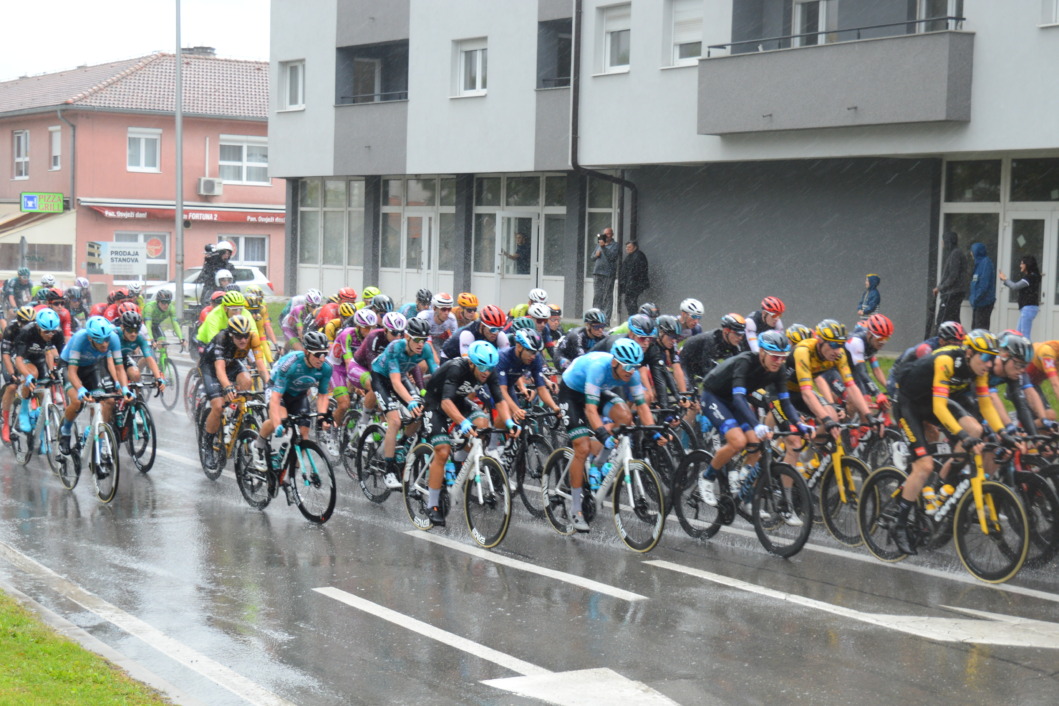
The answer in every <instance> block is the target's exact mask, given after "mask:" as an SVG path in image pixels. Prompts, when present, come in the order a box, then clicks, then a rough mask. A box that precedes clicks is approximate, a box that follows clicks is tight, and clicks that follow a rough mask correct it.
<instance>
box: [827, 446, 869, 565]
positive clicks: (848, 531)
mask: <svg viewBox="0 0 1059 706" xmlns="http://www.w3.org/2000/svg"><path fill="white" fill-rule="evenodd" d="M842 472H843V475H844V476H846V478H847V480H848V482H847V481H844V482H845V483H846V485H845V491H846V502H842V496H841V495H840V494H839V492H838V491H839V488H838V476H837V475H836V474H835V464H833V463H829V464H828V465H827V468H826V469H824V474H823V478H821V479H820V509H821V514H822V515H823V520H824V526H825V527H827V531H828V532H830V533H831V536H832V537H834V538H835V539H837V540H838V541H840V542H842V543H843V544H845V545H846V546H847V547H856V546H860V543H861V542H863V541H864V540H863V539H861V536H860V526H859V524H858V523H857V499H858V494H859V492H860V488H861V487H862V486H863V485H864V481H865V480H867V478H868V476H869V475H871V469H869V468H868V466H867V465H866V464H865V463H864V461H861V460H860V459H859V458H853V457H852V456H843V457H842ZM849 482H852V484H853V486H852V487H850V486H849Z"/></svg>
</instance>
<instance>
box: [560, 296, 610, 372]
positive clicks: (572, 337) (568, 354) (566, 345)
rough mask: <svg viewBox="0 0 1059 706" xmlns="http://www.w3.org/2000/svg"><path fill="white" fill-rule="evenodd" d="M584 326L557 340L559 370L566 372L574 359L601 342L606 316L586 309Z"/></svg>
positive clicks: (568, 332)
mask: <svg viewBox="0 0 1059 706" xmlns="http://www.w3.org/2000/svg"><path fill="white" fill-rule="evenodd" d="M582 321H583V322H584V325H582V326H578V327H577V328H574V329H571V330H569V331H567V332H566V334H565V335H564V336H563V337H562V338H561V339H559V343H558V345H557V346H556V352H557V353H558V355H559V369H560V370H566V368H568V367H569V366H570V364H571V363H573V362H574V360H575V359H577V358H579V357H581V356H583V355H584V354H585V353H587V352H589V351H591V350H592V349H593V348H595V347H596V345H597V344H598V343H599V342H600V341H602V340H603V333H604V331H606V329H607V315H606V314H604V313H603V312H602V311H600V310H599V309H588V310H587V311H585V314H584V316H583V317H582Z"/></svg>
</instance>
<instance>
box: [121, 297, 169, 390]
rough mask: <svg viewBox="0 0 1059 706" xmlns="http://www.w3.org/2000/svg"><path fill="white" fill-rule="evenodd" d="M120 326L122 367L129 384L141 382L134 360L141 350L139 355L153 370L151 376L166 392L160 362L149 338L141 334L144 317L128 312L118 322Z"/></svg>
mask: <svg viewBox="0 0 1059 706" xmlns="http://www.w3.org/2000/svg"><path fill="white" fill-rule="evenodd" d="M118 325H119V326H120V327H121V358H122V365H123V366H124V368H125V376H126V377H127V378H128V379H129V382H139V381H140V369H139V368H138V367H137V366H136V361H135V360H134V359H133V356H134V355H137V349H139V355H140V356H141V358H143V360H145V361H147V367H148V368H149V369H150V370H151V375H154V379H155V380H157V381H158V384H159V385H160V386H161V388H162V389H163V390H164V389H165V378H164V377H163V376H162V371H161V370H159V369H158V362H157V361H156V360H155V359H154V350H153V349H152V348H151V344H150V343H148V342H147V338H146V337H145V336H144V335H143V333H141V329H142V328H143V317H142V316H140V315H139V314H138V313H136V312H135V311H126V312H125V313H124V314H122V315H121V318H120V319H119V320H118Z"/></svg>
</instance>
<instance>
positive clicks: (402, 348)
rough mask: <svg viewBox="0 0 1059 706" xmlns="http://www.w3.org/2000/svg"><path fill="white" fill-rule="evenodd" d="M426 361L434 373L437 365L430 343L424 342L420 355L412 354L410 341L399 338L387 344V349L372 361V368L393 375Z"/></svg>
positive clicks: (407, 370) (376, 371)
mask: <svg viewBox="0 0 1059 706" xmlns="http://www.w3.org/2000/svg"><path fill="white" fill-rule="evenodd" d="M424 361H425V362H426V364H427V368H428V369H429V370H430V372H431V373H433V372H434V369H435V368H436V367H437V366H436V364H435V363H434V350H433V349H432V348H431V347H430V344H429V343H424V344H423V350H421V351H420V352H419V355H411V354H409V352H408V341H407V340H406V339H403V338H399V339H397V340H396V341H394V342H393V343H391V344H390V345H388V346H386V349H385V350H384V351H383V352H382V353H381V354H380V355H379V356H378V357H377V358H375V360H373V361H372V362H371V370H372V372H374V373H378V374H380V375H391V374H393V373H399V374H401V375H403V374H405V373H407V372H410V371H411V370H412V368H414V367H416V366H417V365H419V364H420V363H421V362H424Z"/></svg>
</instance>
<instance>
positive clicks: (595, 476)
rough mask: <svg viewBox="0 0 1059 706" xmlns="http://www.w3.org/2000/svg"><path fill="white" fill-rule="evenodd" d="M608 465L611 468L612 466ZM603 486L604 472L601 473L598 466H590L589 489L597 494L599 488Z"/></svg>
mask: <svg viewBox="0 0 1059 706" xmlns="http://www.w3.org/2000/svg"><path fill="white" fill-rule="evenodd" d="M607 465H608V466H609V465H610V464H609V463H608V464H607ZM601 485H603V471H601V470H600V469H599V467H598V466H589V467H588V487H589V488H591V489H592V491H593V492H595V491H597V490H599V486H601Z"/></svg>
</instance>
